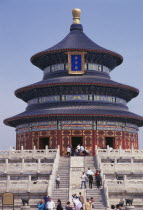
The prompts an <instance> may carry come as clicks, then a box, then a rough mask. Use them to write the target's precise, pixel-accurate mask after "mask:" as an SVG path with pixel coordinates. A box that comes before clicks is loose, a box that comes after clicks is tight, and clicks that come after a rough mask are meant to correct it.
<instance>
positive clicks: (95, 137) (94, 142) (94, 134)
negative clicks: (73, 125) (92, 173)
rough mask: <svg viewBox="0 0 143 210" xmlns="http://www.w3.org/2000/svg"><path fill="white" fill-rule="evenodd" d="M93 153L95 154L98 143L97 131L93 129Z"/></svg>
mask: <svg viewBox="0 0 143 210" xmlns="http://www.w3.org/2000/svg"><path fill="white" fill-rule="evenodd" d="M92 139H93V141H92V155H95V145H97V133H96V131H95V130H93V131H92Z"/></svg>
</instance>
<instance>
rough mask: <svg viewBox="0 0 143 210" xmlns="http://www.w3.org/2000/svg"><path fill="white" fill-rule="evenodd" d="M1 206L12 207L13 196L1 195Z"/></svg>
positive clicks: (8, 194) (9, 194)
mask: <svg viewBox="0 0 143 210" xmlns="http://www.w3.org/2000/svg"><path fill="white" fill-rule="evenodd" d="M2 204H3V206H4V205H14V195H13V193H10V192H7V193H4V194H3V195H2Z"/></svg>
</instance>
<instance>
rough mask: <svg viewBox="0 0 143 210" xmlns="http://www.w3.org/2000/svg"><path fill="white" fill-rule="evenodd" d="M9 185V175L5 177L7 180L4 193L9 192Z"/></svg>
mask: <svg viewBox="0 0 143 210" xmlns="http://www.w3.org/2000/svg"><path fill="white" fill-rule="evenodd" d="M9 184H10V175H7V180H6V192H9Z"/></svg>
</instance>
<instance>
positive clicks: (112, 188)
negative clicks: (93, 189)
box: [96, 147, 143, 209]
mask: <svg viewBox="0 0 143 210" xmlns="http://www.w3.org/2000/svg"><path fill="white" fill-rule="evenodd" d="M96 162H97V167H98V169H100V170H101V174H102V177H103V187H104V193H105V196H106V199H107V203H108V206H110V205H111V204H116V203H118V202H119V201H120V199H125V198H130V199H133V200H134V201H133V205H134V206H135V207H137V208H139V207H140V209H143V150H136V149H134V148H133V147H132V149H130V150H129V149H128V150H123V149H121V147H120V148H119V149H118V150H117V149H111V148H109V147H107V149H97V147H96ZM117 177H119V179H120V180H118V179H117Z"/></svg>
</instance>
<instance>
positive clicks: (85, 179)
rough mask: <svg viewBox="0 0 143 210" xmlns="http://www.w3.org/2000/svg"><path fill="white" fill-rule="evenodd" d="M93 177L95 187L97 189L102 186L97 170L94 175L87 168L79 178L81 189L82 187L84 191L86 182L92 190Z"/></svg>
mask: <svg viewBox="0 0 143 210" xmlns="http://www.w3.org/2000/svg"><path fill="white" fill-rule="evenodd" d="M93 176H95V182H96V186H97V188H98V189H99V188H100V187H101V185H102V177H101V174H100V171H99V170H96V172H95V174H94V173H93V171H91V169H90V168H88V170H87V172H86V173H85V172H83V173H82V176H81V189H82V187H83V186H84V188H85V189H86V182H89V188H90V189H92V185H93Z"/></svg>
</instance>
